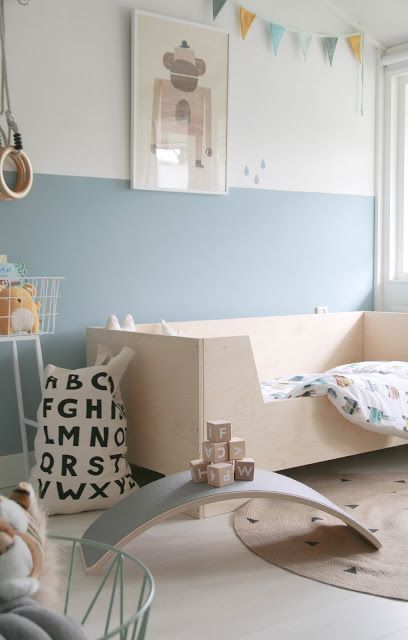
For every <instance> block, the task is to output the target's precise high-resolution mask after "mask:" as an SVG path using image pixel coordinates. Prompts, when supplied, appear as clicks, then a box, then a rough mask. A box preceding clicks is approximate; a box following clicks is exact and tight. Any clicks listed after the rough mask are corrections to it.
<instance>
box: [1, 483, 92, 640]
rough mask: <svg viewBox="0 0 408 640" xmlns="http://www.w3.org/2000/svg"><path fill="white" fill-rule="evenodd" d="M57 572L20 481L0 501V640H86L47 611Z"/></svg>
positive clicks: (41, 523)
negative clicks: (17, 639)
mask: <svg viewBox="0 0 408 640" xmlns="http://www.w3.org/2000/svg"><path fill="white" fill-rule="evenodd" d="M59 573H60V571H59V561H58V555H57V553H56V548H55V546H53V545H52V544H51V542H50V541H49V540H48V539H47V536H46V517H45V514H44V512H43V511H42V510H41V509H40V507H39V506H38V503H37V499H36V497H35V495H34V491H33V488H32V486H31V485H30V484H28V482H21V483H20V484H19V485H18V487H17V489H15V491H14V492H13V493H12V494H11V496H10V498H5V497H3V496H0V638H1V639H2V640H3V639H6V640H15V639H16V638H27V640H28V638H30V640H46V639H47V640H48V639H49V640H51V639H52V640H84V639H85V636H84V634H83V632H82V629H81V627H80V626H79V625H78V624H77V623H75V622H74V621H73V620H70V619H69V618H67V617H65V616H63V615H61V614H59V613H56V612H55V611H52V610H51V609H50V608H49V607H52V606H55V605H56V604H57V600H58V595H59ZM31 596H34V598H35V600H34V599H32V598H31ZM44 605H47V606H44Z"/></svg>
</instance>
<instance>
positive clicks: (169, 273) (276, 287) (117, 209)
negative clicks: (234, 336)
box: [0, 175, 374, 454]
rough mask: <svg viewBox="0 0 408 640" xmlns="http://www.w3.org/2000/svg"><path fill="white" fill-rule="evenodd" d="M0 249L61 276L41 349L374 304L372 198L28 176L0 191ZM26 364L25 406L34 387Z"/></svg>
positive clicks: (12, 414) (80, 353) (1, 436)
mask: <svg viewBox="0 0 408 640" xmlns="http://www.w3.org/2000/svg"><path fill="white" fill-rule="evenodd" d="M0 211H1V218H0V220H1V221H0V253H7V254H8V256H9V258H10V259H11V260H18V261H23V262H26V263H27V264H28V265H29V266H30V273H31V275H64V276H66V278H67V280H66V281H65V283H64V285H63V290H62V294H63V298H62V300H61V305H60V313H61V316H60V318H59V321H58V325H57V333H56V335H54V336H49V337H44V339H43V347H44V356H45V361H46V362H50V361H52V362H54V363H55V364H58V365H62V366H67V367H76V366H81V365H82V364H83V363H84V328H85V327H86V326H87V325H95V324H101V323H104V322H105V319H106V317H107V316H108V315H109V314H110V313H116V314H117V315H118V316H120V317H123V316H124V315H125V314H126V313H128V312H131V313H133V315H134V317H135V319H136V320H137V321H139V322H153V321H157V320H160V318H161V317H165V318H166V319H167V320H169V321H172V320H173V321H174V320H189V319H199V318H200V319H204V318H221V317H237V316H252V315H253V316H257V315H273V314H290V313H311V312H313V309H314V306H315V305H316V304H324V305H327V306H328V307H329V309H330V311H351V310H357V309H371V308H372V305H373V251H374V201H373V198H371V197H364V196H347V195H330V194H321V193H298V192H283V191H266V190H261V189H231V191H230V194H229V195H228V196H199V195H189V194H177V193H163V192H146V191H131V190H130V189H129V187H128V182H126V181H121V180H103V179H94V178H75V177H62V176H48V175H37V176H36V177H35V182H34V187H33V190H32V192H31V193H30V195H29V196H28V197H27V198H26V199H24V200H23V201H21V202H12V203H9V202H2V203H0ZM0 349H1V352H0V362H1V365H2V366H1V367H0V425H1V427H0V454H1V453H13V452H17V451H19V449H20V442H19V437H18V430H17V417H16V409H15V396H14V391H13V385H12V379H11V370H10V368H9V364H10V362H9V355H8V350H7V345H6V346H5V345H3V346H1V345H0ZM31 375H32V372H31V369H30V367H29V368H28V370H26V371H25V379H26V380H25V382H26V385H25V386H26V392H27V393H26V397H27V398H28V404H29V407H30V409H31V410H32V409H33V408H34V406H35V404H36V403H37V402H38V389H37V387H36V386H35V385H34V386H32V385H31Z"/></svg>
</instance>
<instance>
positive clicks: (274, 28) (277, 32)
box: [269, 22, 285, 56]
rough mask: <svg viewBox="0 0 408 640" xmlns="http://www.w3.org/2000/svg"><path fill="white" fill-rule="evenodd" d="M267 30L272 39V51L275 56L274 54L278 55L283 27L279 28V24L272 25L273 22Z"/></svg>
mask: <svg viewBox="0 0 408 640" xmlns="http://www.w3.org/2000/svg"><path fill="white" fill-rule="evenodd" d="M269 29H270V32H271V37H272V45H273V50H274V52H275V56H276V54H277V53H278V49H279V45H280V41H281V39H282V36H283V32H284V31H285V27H281V26H280V25H279V24H274V23H273V22H270V23H269Z"/></svg>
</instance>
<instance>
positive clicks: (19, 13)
mask: <svg viewBox="0 0 408 640" xmlns="http://www.w3.org/2000/svg"><path fill="white" fill-rule="evenodd" d="M280 1H281V3H284V0H280ZM253 2H254V0H252V4H253ZM276 2H277V0H274V2H273V3H271V11H272V8H273V4H275V5H276ZM264 4H265V3H264ZM211 6H212V3H211V0H194V1H192V0H145V1H144V2H143V1H141V0H32V3H31V5H30V6H29V7H28V8H23V7H21V6H20V5H18V4H17V2H16V1H15V0H8V2H6V18H7V40H8V58H9V75H10V85H11V90H12V97H13V106H14V112H15V115H16V119H17V121H18V123H19V125H20V128H21V130H22V133H23V135H24V142H25V148H26V150H27V152H28V153H29V155H30V156H31V158H32V161H33V164H34V169H35V171H36V172H38V173H51V174H62V175H74V176H95V177H103V178H126V179H127V178H129V154H130V150H129V147H130V126H129V122H130V35H131V19H130V14H131V9H135V8H138V9H143V10H149V11H152V12H156V13H162V14H165V15H171V16H174V17H178V18H181V19H186V20H192V21H197V22H202V23H207V24H209V25H212V24H213V21H212V17H211ZM273 17H274V16H273V15H272V13H271V18H273ZM216 25H217V26H219V27H221V28H224V29H226V30H228V31H229V32H230V33H231V65H230V87H229V89H230V94H229V95H230V122H229V143H230V184H231V186H243V187H247V186H248V187H254V186H256V185H254V182H253V178H254V175H255V172H257V170H258V168H259V166H260V163H261V161H262V159H264V160H265V163H266V168H265V169H264V170H263V171H260V172H259V175H260V183H259V187H261V188H269V189H282V190H295V191H320V192H329V193H350V194H362V195H372V194H373V175H374V169H373V166H374V121H375V113H374V111H375V99H374V95H375V67H376V55H377V54H376V51H375V49H374V48H373V47H371V45H366V65H365V80H364V93H365V105H366V115H365V116H364V117H361V116H360V115H359V113H358V97H359V82H358V72H359V65H358V64H357V63H356V61H355V60H354V58H353V56H352V55H351V53H350V51H349V48H348V44H347V42H346V41H344V40H341V41H339V44H338V47H337V51H336V53H335V57H334V65H333V68H331V67H330V65H329V64H328V61H327V57H326V54H325V52H324V51H323V48H322V46H321V43H320V42H319V41H317V40H314V41H312V44H311V47H310V53H309V62H308V63H305V62H304V61H303V58H302V54H301V52H300V51H299V49H298V47H297V46H296V40H295V36H294V35H293V34H290V33H286V34H285V35H284V37H283V39H282V42H281V47H280V50H279V54H278V56H277V57H276V58H275V56H274V55H273V52H272V49H271V43H270V40H269V38H268V35H267V32H266V28H265V24H264V23H262V22H261V21H256V22H255V23H254V24H253V26H252V28H251V30H250V32H249V34H248V36H247V39H246V40H245V41H242V40H241V38H240V34H239V23H238V16H237V8H236V6H235V5H234V4H233V3H232V2H229V3H228V4H227V5H226V6H225V7H224V9H223V10H222V12H221V14H220V15H219V18H218V19H217V21H216ZM297 26H299V25H297ZM245 165H248V167H249V169H250V172H251V173H250V175H249V176H248V177H246V176H245V175H244V167H245Z"/></svg>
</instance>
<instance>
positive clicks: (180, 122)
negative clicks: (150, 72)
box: [150, 40, 213, 170]
mask: <svg viewBox="0 0 408 640" xmlns="http://www.w3.org/2000/svg"><path fill="white" fill-rule="evenodd" d="M163 65H164V67H165V69H167V70H168V71H169V78H168V79H162V78H155V79H154V89H153V109H152V131H151V146H150V148H151V151H152V153H154V154H156V153H157V150H158V149H172V148H173V147H174V146H175V145H174V143H172V142H171V138H172V134H176V135H177V138H178V139H180V137H183V138H185V143H187V140H188V138H187V136H192V137H193V138H194V143H195V158H194V166H195V168H196V169H197V170H200V169H204V167H205V162H206V160H207V159H208V158H210V157H211V156H212V154H213V143H212V110H211V89H208V88H206V87H203V86H201V85H200V84H199V80H200V78H201V77H202V76H204V74H205V72H206V64H205V61H204V60H203V59H202V58H199V57H197V56H196V54H195V51H194V50H193V49H192V48H191V47H190V45H189V44H188V42H187V41H186V40H183V41H182V42H181V44H180V46H177V47H175V49H174V51H173V52H171V51H167V52H166V53H165V54H164V55H163Z"/></svg>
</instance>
